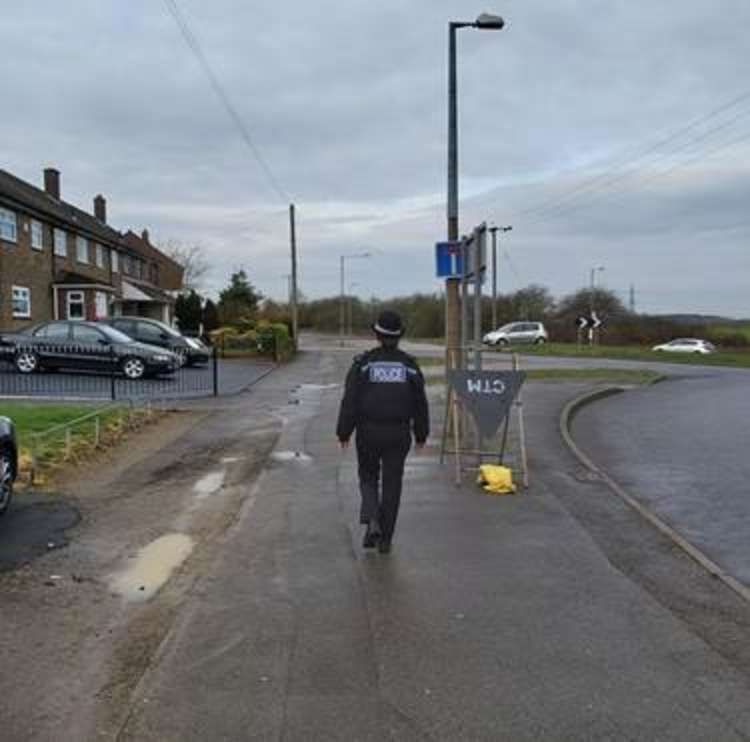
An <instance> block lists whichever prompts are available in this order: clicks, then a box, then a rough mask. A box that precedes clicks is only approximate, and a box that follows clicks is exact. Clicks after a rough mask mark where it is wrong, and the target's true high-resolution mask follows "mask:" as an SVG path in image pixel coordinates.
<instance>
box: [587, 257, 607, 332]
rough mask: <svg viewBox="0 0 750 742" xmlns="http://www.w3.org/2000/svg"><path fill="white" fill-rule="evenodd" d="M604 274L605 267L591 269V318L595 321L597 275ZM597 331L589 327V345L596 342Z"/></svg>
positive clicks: (599, 266)
mask: <svg viewBox="0 0 750 742" xmlns="http://www.w3.org/2000/svg"><path fill="white" fill-rule="evenodd" d="M603 272H604V266H603V265H598V266H596V267H594V268H592V269H591V281H590V284H591V285H590V287H589V316H590V317H591V318H592V319H593V318H594V317H596V313H595V310H596V306H595V302H594V294H595V292H596V274H597V273H603ZM595 329H596V328H594V327H593V326H592V325H589V345H593V344H594V340H595V337H594V336H595V332H594V331H595Z"/></svg>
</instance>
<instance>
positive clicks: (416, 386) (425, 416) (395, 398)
mask: <svg viewBox="0 0 750 742" xmlns="http://www.w3.org/2000/svg"><path fill="white" fill-rule="evenodd" d="M412 421H413V430H414V438H415V439H416V441H417V443H424V442H425V440H427V436H428V435H429V434H430V416H429V411H428V408H427V396H426V395H425V389H424V377H423V376H422V372H421V371H420V369H419V365H418V364H417V361H416V359H415V358H414V357H412V356H410V355H409V354H408V353H404V352H403V351H401V350H399V349H398V348H384V347H379V348H374V349H373V350H370V351H368V352H367V353H363V354H362V355H360V356H357V357H356V358H355V359H354V363H353V364H352V367H351V369H349V373H348V374H347V377H346V391H345V392H344V398H343V399H342V400H341V410H340V412H339V421H338V426H337V428H336V435H337V436H338V438H339V440H342V441H348V440H349V438H350V436H351V434H352V432H353V431H354V429H355V428H356V427H357V426H358V425H362V424H363V423H392V424H408V423H410V422H412Z"/></svg>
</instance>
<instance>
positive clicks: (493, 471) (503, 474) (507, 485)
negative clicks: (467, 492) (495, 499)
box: [477, 464, 516, 495]
mask: <svg viewBox="0 0 750 742" xmlns="http://www.w3.org/2000/svg"><path fill="white" fill-rule="evenodd" d="M477 484H481V485H483V488H484V491H485V492H489V493H490V494H493V495H510V494H513V493H514V492H515V491H516V487H515V485H514V484H513V472H512V471H511V470H510V469H509V468H508V467H507V466H498V465H496V464H483V465H482V466H480V467H479V476H478V478H477Z"/></svg>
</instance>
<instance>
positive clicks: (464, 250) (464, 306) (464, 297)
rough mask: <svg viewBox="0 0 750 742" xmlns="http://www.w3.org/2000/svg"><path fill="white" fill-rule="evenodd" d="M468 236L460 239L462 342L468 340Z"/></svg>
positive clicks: (464, 358) (463, 358)
mask: <svg viewBox="0 0 750 742" xmlns="http://www.w3.org/2000/svg"><path fill="white" fill-rule="evenodd" d="M470 245H471V241H470V238H467V237H464V239H463V240H462V241H461V337H462V338H463V339H464V340H463V343H466V342H468V338H469V255H470V249H469V248H470ZM463 343H462V345H461V349H460V351H459V352H460V353H461V361H462V363H461V367H462V368H467V366H468V363H467V361H468V358H467V353H466V349H465V347H464V344H463Z"/></svg>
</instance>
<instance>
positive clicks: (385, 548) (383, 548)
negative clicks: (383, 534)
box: [378, 541, 391, 554]
mask: <svg viewBox="0 0 750 742" xmlns="http://www.w3.org/2000/svg"><path fill="white" fill-rule="evenodd" d="M378 551H379V552H380V553H381V554H390V553H391V542H390V541H381V542H380V543H379V544H378Z"/></svg>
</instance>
